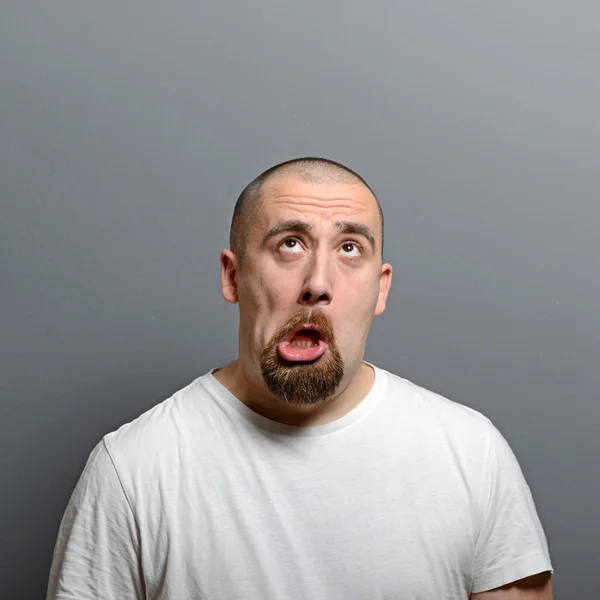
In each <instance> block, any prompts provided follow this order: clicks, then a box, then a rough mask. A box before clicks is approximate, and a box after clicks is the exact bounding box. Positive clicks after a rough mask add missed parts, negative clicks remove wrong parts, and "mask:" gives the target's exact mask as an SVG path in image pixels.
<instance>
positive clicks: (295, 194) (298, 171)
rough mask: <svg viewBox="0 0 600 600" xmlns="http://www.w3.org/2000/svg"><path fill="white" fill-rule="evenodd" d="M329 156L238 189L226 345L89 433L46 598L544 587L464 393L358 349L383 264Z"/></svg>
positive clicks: (509, 596)
mask: <svg viewBox="0 0 600 600" xmlns="http://www.w3.org/2000/svg"><path fill="white" fill-rule="evenodd" d="M382 246H383V215H382V213H381V209H380V207H379V203H378V201H377V199H376V197H375V195H374V194H373V192H372V191H371V189H370V188H369V186H368V185H367V184H366V183H365V182H364V180H362V179H361V178H360V177H359V176H358V175H357V174H356V173H354V172H353V171H350V170H349V169H347V168H346V167H343V166H342V165H339V164H338V163H334V162H332V161H327V160H324V159H313V158H308V159H297V160H294V161H289V162H287V163H282V164H281V165H278V166H276V167H273V168H272V169H269V170H268V171H266V172H265V173H263V174H262V175H260V176H259V177H258V178H257V179H255V180H254V181H253V182H252V183H250V184H249V185H248V186H247V187H246V189H245V190H244V191H243V192H242V194H241V196H240V198H239V200H238V203H237V204H236V208H235V211H234V216H233V221H232V227H231V239H230V248H231V249H229V250H223V252H222V253H221V283H222V293H223V296H224V298H225V300H227V301H228V302H231V303H238V304H239V311H240V327H239V358H238V359H237V360H236V361H234V362H233V363H231V364H229V365H227V366H225V367H224V368H222V369H216V370H213V371H211V372H209V373H207V374H205V375H203V376H201V377H199V378H198V379H196V380H195V381H194V382H193V383H191V384H190V385H189V386H188V387H186V388H184V389H183V390H181V391H179V392H178V393H176V394H175V395H174V396H173V397H172V398H170V399H168V400H166V401H164V402H162V403H161V404H159V405H158V406H156V407H154V408H153V409H152V410H150V411H148V412H146V413H145V414H143V415H142V416H140V417H139V418H138V419H136V420H135V421H133V422H132V423H129V424H127V425H124V426H123V427H121V428H120V429H119V430H118V431H116V432H113V433H110V434H108V435H106V436H105V437H104V439H103V440H102V441H101V442H100V443H99V444H98V445H97V446H96V447H95V448H94V450H93V451H92V453H91V455H90V458H89V460H88V462H87V464H86V467H85V469H84V471H83V474H82V476H81V478H80V481H79V482H78V484H77V487H76V489H75V491H74V492H73V496H72V498H71V500H70V502H69V506H68V507H67V510H66V513H65V516H64V518H63V521H62V524H61V528H60V532H59V536H58V540H57V543H56V548H55V552H54V559H53V564H52V569H51V573H50V583H49V588H48V599H49V600H55V599H60V600H66V599H67V598H68V599H73V598H77V599H78V600H87V599H92V598H94V599H96V598H98V599H109V598H110V599H113V598H114V599H119V600H126V599H130V598H131V599H141V598H148V599H151V600H154V599H164V600H167V599H169V600H175V599H177V600H179V599H184V598H185V599H186V600H187V599H189V600H191V599H195V600H201V599H202V600H205V599H206V600H216V599H219V600H220V599H227V600H231V599H234V598H244V599H257V600H268V599H277V600H282V599H294V600H297V599H306V600H309V599H310V600H316V599H319V600H321V599H323V600H337V599H340V600H341V599H344V600H366V599H369V600H373V599H382V600H383V599H390V600H391V599H403V600H404V599H423V600H425V599H426V600H440V599H441V598H447V599H456V600H458V599H468V598H472V599H477V600H516V599H521V600H549V599H551V598H552V590H551V582H550V574H551V572H552V566H551V564H550V558H549V554H548V548H547V544H546V539H545V536H544V532H543V530H542V527H541V525H540V522H539V520H538V517H537V514H536V510H535V506H534V503H533V500H532V497H531V494H530V491H529V487H528V486H527V484H526V482H525V480H524V478H523V475H522V472H521V470H520V468H519V465H518V463H517V461H516V459H515V457H514V455H513V453H512V452H511V450H510V448H509V446H508V445H507V443H506V441H505V440H504V438H503V437H502V436H501V434H500V433H499V432H498V430H497V429H496V428H495V427H494V426H493V425H492V424H491V422H490V421H489V420H488V419H487V418H486V417H484V416H483V415H481V414H480V413H478V412H476V411H474V410H472V409H470V408H467V407H465V406H462V405H460V404H457V403H455V402H452V401H450V400H447V399H445V398H443V397H440V396H438V395H436V394H434V393H432V392H430V391H427V390H425V389H423V388H420V387H418V386H416V385H414V384H412V383H410V382H409V381H406V380H404V379H401V378H399V377H397V376H395V375H393V374H391V373H389V372H387V371H384V370H383V369H379V368H377V367H375V366H374V365H372V364H370V363H367V362H365V361H364V360H363V357H364V352H365V344H366V340H367V335H368V332H369V329H370V326H371V321H372V319H373V317H374V316H377V315H380V314H381V313H383V311H384V310H385V307H386V301H387V297H388V292H389V289H390V284H391V281H392V267H391V266H390V265H389V264H387V263H386V264H384V263H383V261H382V256H383V254H382Z"/></svg>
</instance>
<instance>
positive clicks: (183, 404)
mask: <svg viewBox="0 0 600 600" xmlns="http://www.w3.org/2000/svg"><path fill="white" fill-rule="evenodd" d="M206 377H207V374H205V375H202V376H200V377H198V378H196V379H194V380H193V381H192V382H191V383H190V384H188V385H187V386H185V387H184V388H182V389H180V390H178V391H177V392H175V393H174V394H173V395H172V396H170V397H169V398H167V399H165V400H163V401H162V402H160V403H159V404H157V405H155V406H154V407H152V408H151V409H149V410H147V411H146V412H144V413H142V414H141V415H140V416H138V417H137V418H135V419H134V420H132V421H130V422H129V423H125V424H123V425H122V426H121V427H119V428H118V429H117V430H115V431H112V432H110V433H108V434H106V435H105V436H104V437H103V439H102V442H103V444H104V446H105V447H106V450H107V452H108V454H109V455H110V457H111V459H112V461H113V462H114V464H115V467H116V468H117V470H118V471H119V470H121V469H123V470H124V469H126V468H134V469H135V470H143V469H144V467H146V466H148V467H151V466H152V465H155V464H156V462H157V460H160V459H162V458H164V457H166V456H168V455H169V454H172V453H173V452H177V449H178V447H179V446H180V444H181V441H182V438H183V437H185V434H186V432H187V431H189V430H190V428H191V427H192V426H193V425H192V424H193V423H200V424H202V423H203V422H205V421H206V413H207V412H208V411H210V407H211V404H210V402H208V401H207V400H208V398H207V396H208V393H207V391H206V389H205V386H204V383H205V379H206Z"/></svg>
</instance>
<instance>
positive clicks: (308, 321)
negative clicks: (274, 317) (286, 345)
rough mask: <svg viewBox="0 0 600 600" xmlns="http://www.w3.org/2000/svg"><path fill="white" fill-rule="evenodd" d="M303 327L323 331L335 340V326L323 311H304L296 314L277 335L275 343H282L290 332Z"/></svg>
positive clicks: (330, 338)
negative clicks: (306, 326) (309, 326)
mask: <svg viewBox="0 0 600 600" xmlns="http://www.w3.org/2000/svg"><path fill="white" fill-rule="evenodd" d="M301 325H313V326H314V327H316V328H318V329H320V330H322V331H323V332H324V333H325V335H326V337H327V339H329V340H333V338H334V332H333V325H332V323H331V320H330V319H329V317H328V316H327V315H326V314H325V313H324V312H323V311H322V310H321V309H308V308H306V309H303V310H300V311H298V312H297V313H294V314H293V315H292V316H291V317H290V318H289V319H288V320H287V321H286V322H285V323H284V324H283V325H282V326H281V327H280V328H279V329H278V330H277V332H276V333H275V335H274V336H273V341H274V342H276V343H279V342H281V341H282V340H283V339H284V338H285V337H286V336H287V335H288V334H289V332H290V331H292V330H293V329H296V328H297V327H300V326H301Z"/></svg>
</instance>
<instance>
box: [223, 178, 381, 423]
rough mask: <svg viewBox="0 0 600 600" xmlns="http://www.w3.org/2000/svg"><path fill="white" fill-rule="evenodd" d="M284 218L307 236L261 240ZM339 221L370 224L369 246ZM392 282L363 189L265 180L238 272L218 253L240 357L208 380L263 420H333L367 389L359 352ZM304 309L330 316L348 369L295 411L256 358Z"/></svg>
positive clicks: (373, 209) (232, 259) (234, 262)
mask: <svg viewBox="0 0 600 600" xmlns="http://www.w3.org/2000/svg"><path fill="white" fill-rule="evenodd" d="M284 220H302V221H303V222H305V223H306V224H308V225H310V226H311V227H312V230H311V231H310V232H305V231H286V232H282V233H281V234H279V235H277V236H275V237H272V238H270V239H268V240H265V235H266V234H267V232H268V231H269V230H270V229H271V228H272V227H274V226H275V225H277V224H278V223H280V222H281V221H284ZM340 221H352V222H355V223H359V224H361V225H365V226H366V227H368V228H369V230H370V232H371V233H372V236H373V238H374V242H375V247H374V248H373V247H371V244H370V243H369V241H368V239H367V238H366V237H365V236H363V235H361V234H356V233H353V234H348V233H342V232H340V231H339V229H338V228H336V225H335V224H336V222H340ZM286 240H288V241H286ZM291 240H294V241H291ZM391 282H392V266H391V265H390V264H387V263H386V264H383V262H382V258H381V223H380V220H379V211H378V208H377V203H376V200H375V198H374V197H373V195H372V193H371V192H370V190H369V189H368V188H367V187H365V186H364V185H363V184H362V183H354V182H353V183H334V184H328V183H312V182H306V181H303V180H301V179H298V178H296V177H294V176H293V175H292V176H280V177H275V178H273V179H271V180H269V181H268V182H267V183H266V184H265V185H264V186H263V189H262V190H261V202H260V206H259V210H258V214H257V216H256V219H255V220H254V223H253V226H252V227H251V231H250V233H249V239H248V244H247V247H246V253H245V258H244V263H243V266H241V265H240V262H239V258H238V256H236V255H235V254H234V253H233V252H232V251H231V250H227V249H226V250H223V251H222V252H221V287H222V294H223V297H224V298H225V300H227V301H228V302H231V303H239V310H240V329H239V358H238V360H236V361H235V362H233V363H232V364H230V365H228V366H227V367H225V368H224V369H221V370H219V371H217V372H215V373H214V376H215V377H216V378H217V380H218V381H220V383H222V384H223V385H224V386H225V387H226V388H227V389H229V391H231V392H232V393H233V394H234V395H235V396H236V397H237V398H239V400H240V401H242V402H244V403H245V404H246V405H247V406H249V407H250V408H252V409H253V410H255V411H256V412H258V413H259V414H262V415H263V416H266V417H268V418H270V419H273V420H276V421H279V422H282V423H286V424H289V425H296V426H308V425H312V426H314V425H320V424H325V423H329V422H331V421H334V420H336V419H338V418H340V417H341V416H343V415H344V414H346V413H348V412H349V411H350V410H352V409H353V408H354V407H355V406H357V405H358V404H359V403H360V402H361V400H363V398H364V397H365V396H366V395H367V394H368V392H369V390H370V389H371V387H372V385H373V382H374V372H373V370H372V368H371V367H369V366H368V365H366V364H365V363H364V362H363V357H364V352H365V345H366V341H367V336H368V333H369V329H370V327H371V322H372V320H373V317H374V316H378V315H380V314H382V313H383V312H384V310H385V307H386V302H387V297H388V292H389V289H390V285H391ZM305 308H309V309H314V308H318V309H320V310H321V311H323V312H324V313H325V314H326V315H327V317H328V318H329V319H330V321H331V324H332V326H333V329H334V332H335V337H336V341H337V344H338V346H339V348H340V353H341V356H342V359H343V361H344V365H345V371H344V376H343V378H342V381H341V384H340V386H339V387H338V390H337V392H338V393H337V394H336V395H334V396H332V397H330V398H328V399H327V400H326V401H324V402H321V403H319V404H316V405H311V406H304V407H294V406H290V405H288V404H287V403H285V402H282V401H281V400H279V399H278V398H276V397H274V396H273V394H271V393H270V392H269V391H268V389H267V388H266V386H265V383H264V381H263V379H262V375H261V372H260V366H259V357H260V353H261V351H262V349H263V348H264V347H265V345H266V344H267V343H268V341H269V340H270V339H271V337H272V336H273V335H274V334H275V332H276V331H277V330H278V329H279V328H280V327H281V326H282V325H283V324H284V323H285V322H286V321H287V320H288V319H289V318H290V317H291V316H292V315H293V314H294V313H296V312H297V311H298V310H301V309H305Z"/></svg>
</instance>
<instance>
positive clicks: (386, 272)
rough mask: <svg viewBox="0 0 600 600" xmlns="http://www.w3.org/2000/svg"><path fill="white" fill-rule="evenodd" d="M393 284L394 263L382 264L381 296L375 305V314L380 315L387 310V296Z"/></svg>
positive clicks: (380, 278) (380, 277)
mask: <svg viewBox="0 0 600 600" xmlns="http://www.w3.org/2000/svg"><path fill="white" fill-rule="evenodd" d="M391 285H392V265H390V264H389V263H386V264H384V265H381V275H380V276H379V297H378V298H377V304H376V305H375V316H376V317H378V316H379V315H380V314H382V313H383V311H384V310H385V306H386V304H387V297H388V293H389V291H390V287H391Z"/></svg>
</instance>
